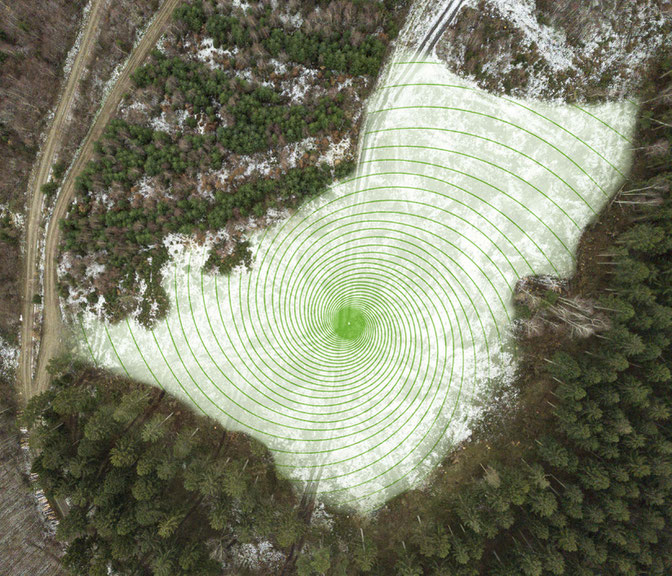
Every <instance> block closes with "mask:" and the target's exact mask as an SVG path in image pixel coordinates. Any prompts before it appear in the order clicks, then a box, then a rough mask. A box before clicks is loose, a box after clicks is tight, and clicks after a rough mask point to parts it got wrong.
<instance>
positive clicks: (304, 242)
mask: <svg viewBox="0 0 672 576" xmlns="http://www.w3.org/2000/svg"><path fill="white" fill-rule="evenodd" d="M635 112H636V106H635V105H634V104H630V103H620V104H610V105H605V106H600V107H592V108H578V107H571V106H565V107H559V106H550V105H543V104H539V103H529V102H524V101H518V100H513V99H508V98H498V97H495V96H492V95H489V94H487V93H485V92H482V91H480V90H477V89H475V88H474V87H473V86H470V85H468V84H466V83H465V82H464V81H461V80H459V79H457V78H456V77H454V76H453V75H452V74H450V73H449V72H447V71H446V69H445V68H444V67H443V65H441V64H439V63H437V62H428V63H419V64H409V63H405V62H403V61H400V60H397V61H395V62H394V63H393V64H392V65H391V68H390V71H389V74H388V75H387V77H385V79H384V83H383V86H382V87H381V89H380V90H379V93H378V94H377V96H376V97H375V98H374V99H373V100H372V101H371V103H370V104H369V110H368V123H367V125H366V135H365V139H364V144H363V152H364V154H363V156H362V158H363V160H362V164H361V165H360V167H359V170H358V172H357V173H356V175H355V176H354V177H353V178H351V179H349V180H346V181H344V182H341V183H340V184H338V185H336V186H334V187H333V188H332V189H331V190H330V192H329V193H328V194H327V195H324V196H322V197H320V198H318V199H316V200H314V201H312V202H310V203H308V204H307V205H306V206H304V207H303V208H302V209H301V210H299V211H298V212H297V213H295V214H294V215H293V216H292V217H290V218H289V219H287V220H285V221H282V222H280V223H279V224H278V225H276V226H275V227H274V228H272V229H270V230H268V231H267V232H265V233H259V234H257V235H253V236H252V237H251V240H252V244H253V246H254V251H255V258H254V263H253V265H252V271H251V272H249V273H247V272H239V273H235V274H234V275H232V276H230V277H229V278H228V279H227V278H226V277H215V276H211V275H206V274H205V273H204V272H203V270H202V266H203V263H204V259H205V257H206V256H207V251H206V250H204V249H202V248H201V249H198V248H194V249H193V250H183V249H181V248H180V247H179V245H177V244H175V245H170V246H169V250H171V251H172V252H173V256H174V262H175V265H174V268H173V269H171V271H170V273H168V274H167V281H166V283H165V288H166V290H167V292H168V293H169V294H170V296H171V299H172V301H173V303H174V306H173V308H172V310H171V313H170V314H169V316H168V318H167V319H166V321H165V323H163V324H159V325H158V326H157V328H155V329H154V330H153V331H146V330H143V329H141V328H140V327H139V326H138V325H137V324H136V323H135V322H133V321H128V322H124V323H121V324H119V325H116V326H107V325H103V324H95V323H94V324H92V325H89V326H87V328H86V329H85V331H86V345H88V347H89V349H90V352H91V353H92V354H93V357H94V359H95V360H96V361H97V362H99V363H101V364H103V365H105V366H108V367H111V368H114V369H116V370H119V371H123V372H126V373H127V374H129V375H131V376H132V377H134V378H137V379H140V380H143V381H145V382H148V383H151V384H155V385H157V386H161V387H164V388H165V389H166V390H168V391H170V392H171V393H174V394H176V395H178V396H180V397H182V398H184V399H186V400H188V401H190V402H192V403H193V404H195V405H196V406H198V407H199V408H200V409H201V410H203V411H204V412H206V413H207V414H209V415H211V416H213V417H215V418H217V419H218V420H220V421H221V422H222V423H224V424H225V425H226V426H227V427H230V428H234V429H240V430H244V431H246V432H249V433H251V434H252V435H254V436H255V437H257V438H258V439H260V440H261V441H263V442H264V443H265V444H267V445H268V446H269V448H270V449H271V450H272V452H273V453H274V455H275V458H276V461H277V464H278V466H279V467H280V468H281V469H282V470H284V471H285V473H286V474H287V475H288V476H289V477H290V478H292V479H293V480H296V481H299V482H307V481H311V482H314V483H316V485H317V487H316V490H317V492H318V493H320V495H321V496H322V497H324V498H325V499H327V500H330V501H332V502H335V503H338V504H344V505H351V506H355V507H358V508H365V509H366V508H370V507H374V506H376V505H379V504H380V503H381V502H383V501H384V500H386V499H388V498H389V497H391V496H393V495H394V494H396V493H399V492H401V491H403V490H405V489H407V488H408V487H409V486H413V485H417V483H418V482H419V481H420V480H421V479H422V478H423V477H425V476H426V475H427V473H428V472H429V471H431V469H432V468H433V466H434V465H435V464H436V463H438V462H439V461H440V460H441V458H442V457H443V455H444V454H445V452H446V450H447V449H448V448H449V447H450V446H452V445H454V444H455V443H456V442H458V441H459V440H461V439H464V438H465V437H466V436H468V434H469V423H470V420H471V419H472V418H473V416H474V415H475V414H477V413H478V410H479V408H478V407H479V405H480V404H481V402H482V401H483V400H484V399H485V398H486V397H487V394H488V388H487V382H488V380H489V379H490V378H498V377H502V376H504V375H505V374H506V372H507V370H510V368H511V359H510V358H509V356H508V353H507V352H506V349H507V344H508V343H509V336H508V330H509V322H510V319H511V316H512V300H511V294H512V290H513V287H514V285H515V282H516V281H517V279H518V278H520V277H522V276H528V275H532V274H537V275H539V274H550V275H554V276H560V277H562V276H567V275H569V274H570V273H571V272H572V270H573V265H574V260H575V251H576V247H577V243H578V240H579V236H580V234H581V231H582V230H583V228H584V227H585V226H586V225H587V224H588V222H589V221H590V220H591V218H592V217H593V216H594V215H595V214H596V213H598V212H599V211H600V209H601V208H602V207H603V206H604V205H605V204H606V202H607V201H608V200H609V198H610V197H611V195H612V194H613V193H614V192H615V191H616V187H617V186H618V185H619V184H620V183H621V181H622V180H623V177H624V176H623V175H624V173H625V172H626V171H627V169H628V165H629V158H630V153H629V148H630V144H629V138H630V135H631V133H632V129H633V123H634V116H635ZM348 322H349V324H348Z"/></svg>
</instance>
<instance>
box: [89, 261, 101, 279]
mask: <svg viewBox="0 0 672 576" xmlns="http://www.w3.org/2000/svg"><path fill="white" fill-rule="evenodd" d="M103 272H105V265H104V264H100V263H98V262H93V263H92V264H89V265H88V266H87V267H86V272H85V275H86V277H87V278H91V279H94V278H97V277H98V276H100V275H101V274H102V273H103Z"/></svg>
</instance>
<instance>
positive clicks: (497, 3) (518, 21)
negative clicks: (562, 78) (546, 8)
mask: <svg viewBox="0 0 672 576" xmlns="http://www.w3.org/2000/svg"><path fill="white" fill-rule="evenodd" d="M488 2H490V4H492V5H493V6H494V7H495V8H496V9H497V11H498V12H499V13H500V14H501V15H502V16H504V17H505V18H506V19H507V20H509V21H510V22H512V23H513V24H514V26H516V28H518V29H519V30H520V31H521V32H522V33H523V34H524V36H525V40H526V42H527V45H528V46H529V45H531V44H533V43H535V44H536V45H537V47H538V49H539V52H540V53H541V54H542V56H543V57H544V59H545V60H546V62H548V64H549V66H550V67H551V68H552V69H553V70H555V71H560V70H567V69H572V68H574V63H573V61H574V54H573V52H572V50H571V49H570V48H569V46H568V45H567V37H566V35H565V34H564V32H561V31H559V30H555V29H554V28H551V27H550V26H546V25H542V24H540V23H539V21H538V20H537V17H536V15H535V13H534V10H535V3H534V1H533V0H488Z"/></svg>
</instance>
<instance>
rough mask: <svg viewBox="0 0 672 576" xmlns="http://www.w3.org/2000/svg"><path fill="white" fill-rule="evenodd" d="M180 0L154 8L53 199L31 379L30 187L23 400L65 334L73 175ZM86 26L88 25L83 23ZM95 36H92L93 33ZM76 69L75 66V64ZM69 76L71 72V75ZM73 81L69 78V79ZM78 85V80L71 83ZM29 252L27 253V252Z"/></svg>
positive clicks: (37, 388)
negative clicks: (64, 242)
mask: <svg viewBox="0 0 672 576" xmlns="http://www.w3.org/2000/svg"><path fill="white" fill-rule="evenodd" d="M179 2H180V0H165V2H163V4H162V5H161V7H160V8H159V10H158V11H157V13H156V15H155V17H154V19H153V20H152V22H151V23H150V25H149V26H148V28H147V30H146V31H145V33H144V35H143V36H142V38H141V40H140V42H139V43H138V45H137V46H136V47H135V49H134V50H133V52H132V53H131V55H130V57H129V58H128V60H127V61H126V63H125V65H124V68H123V70H122V71H121V73H120V75H119V77H118V78H117V81H116V82H115V84H114V86H113V87H112V89H111V90H110V91H109V93H108V95H107V97H106V98H105V100H104V102H103V105H102V107H101V109H100V111H99V113H98V115H97V116H96V118H95V119H94V121H93V124H92V125H91V128H90V129H89V132H88V133H87V135H86V137H85V139H84V142H83V144H82V146H81V148H80V151H79V154H78V156H77V157H76V158H75V161H74V163H73V165H72V167H71V168H70V170H69V171H68V174H67V175H66V177H65V179H64V181H63V185H62V187H61V190H60V192H59V194H58V197H57V198H56V203H55V205H54V210H53V213H52V216H51V219H50V222H49V225H48V228H47V234H46V240H45V246H44V277H43V304H44V316H43V322H42V334H41V338H40V351H39V356H38V362H37V370H36V372H35V375H34V377H31V376H32V374H31V372H32V366H33V359H32V346H31V335H32V333H33V305H32V303H31V299H32V295H33V293H34V290H35V286H37V285H38V274H39V270H38V261H39V251H38V242H39V236H40V231H41V228H42V226H41V223H42V218H41V212H42V210H41V208H42V202H43V198H41V196H42V195H41V194H40V192H39V187H40V186H41V185H42V183H44V182H46V179H45V180H43V181H42V182H39V183H38V182H37V180H39V178H36V182H35V185H34V188H33V193H34V196H35V198H34V201H33V202H32V203H31V208H30V214H29V219H28V223H27V227H28V228H27V232H28V233H27V238H26V271H27V274H26V279H25V290H24V298H25V302H24V314H23V325H22V340H21V342H22V344H21V360H20V366H19V370H20V378H21V386H22V390H23V394H22V397H23V400H24V402H25V401H27V400H28V399H29V398H30V397H32V396H34V395H36V394H39V393H40V392H43V391H44V390H46V389H47V387H48V386H49V374H48V373H47V365H48V363H49V360H50V359H51V358H52V357H53V356H54V355H55V354H56V353H57V352H58V351H59V349H60V347H61V346H62V344H63V334H64V333H65V328H64V326H63V324H62V318H61V309H60V305H59V299H58V293H57V275H56V272H57V262H56V257H57V255H58V244H59V239H60V229H59V225H58V223H59V221H60V220H61V218H63V217H64V216H65V214H66V212H67V210H68V206H69V205H70V202H71V201H72V199H73V197H74V192H75V178H76V176H77V175H78V174H79V173H80V172H81V170H82V168H83V167H84V166H85V165H86V163H87V162H88V161H89V160H90V159H91V157H92V155H93V149H94V143H95V142H96V140H98V139H99V138H100V137H101V135H102V133H103V130H104V129H105V126H106V125H107V123H108V121H109V120H110V118H111V117H112V116H113V115H114V113H115V112H116V110H117V107H118V105H119V103H120V102H121V99H122V98H123V95H124V93H126V92H127V91H128V90H129V88H130V87H131V78H130V77H131V73H132V72H133V71H134V70H135V69H136V68H137V67H138V65H139V64H141V63H142V61H143V60H144V59H145V58H146V57H147V56H148V54H149V53H150V51H151V50H152V49H153V48H154V46H155V45H156V43H157V41H158V40H159V38H160V37H161V35H162V34H163V32H164V31H165V29H166V26H168V25H169V24H170V21H171V17H172V13H173V10H174V9H175V7H176V6H177V4H178V3H179ZM101 3H102V2H100V1H98V2H97V3H96V5H98V4H101ZM93 20H94V18H93V13H92V14H91V17H90V23H89V24H91V22H92V21H93ZM87 27H88V25H87ZM94 36H95V35H94ZM87 51H88V48H87V49H85V43H84V42H82V48H81V49H80V52H79V53H78V55H77V59H80V57H81V60H82V61H83V60H85V59H86V53H87ZM73 72H74V66H73ZM71 77H73V76H71ZM70 80H71V79H68V83H70ZM75 85H76V83H75ZM73 93H74V87H73V91H72V92H71V93H70V97H69V100H72V94H73ZM66 96H67V94H65V93H64V95H63V98H62V100H61V103H60V104H59V108H58V110H57V116H56V117H58V112H59V111H60V110H61V108H62V107H63V108H64V109H65V110H66V111H67V109H68V106H69V100H67V99H66ZM56 117H55V119H54V124H55V123H56ZM52 133H53V138H54V142H57V139H58V136H59V134H58V132H55V133H54V131H53V128H52V130H50V132H49V137H52ZM46 159H47V154H46V147H45V154H43V158H42V160H41V163H40V174H43V171H44V177H45V178H46V174H48V171H49V166H51V162H48V163H46V165H45V166H46V167H45V168H43V166H42V165H43V164H44V163H45V160H46ZM29 250H30V253H29Z"/></svg>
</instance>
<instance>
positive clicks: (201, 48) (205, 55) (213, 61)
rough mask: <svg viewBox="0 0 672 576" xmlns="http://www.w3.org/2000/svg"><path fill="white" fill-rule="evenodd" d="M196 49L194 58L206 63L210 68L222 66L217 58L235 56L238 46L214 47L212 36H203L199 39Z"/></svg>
mask: <svg viewBox="0 0 672 576" xmlns="http://www.w3.org/2000/svg"><path fill="white" fill-rule="evenodd" d="M197 50H198V51H197V52H196V59H197V60H199V61H200V62H203V63H204V64H207V65H208V66H209V67H210V68H212V69H215V68H222V66H221V64H219V61H218V60H220V59H223V58H235V56H236V54H238V46H234V47H233V48H231V49H230V50H225V49H224V48H215V44H214V40H213V39H212V38H204V39H203V40H201V42H200V44H199V45H198V48H197Z"/></svg>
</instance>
